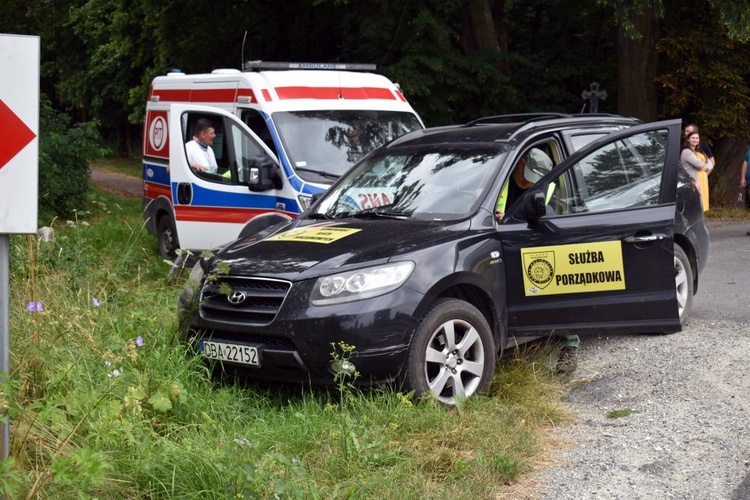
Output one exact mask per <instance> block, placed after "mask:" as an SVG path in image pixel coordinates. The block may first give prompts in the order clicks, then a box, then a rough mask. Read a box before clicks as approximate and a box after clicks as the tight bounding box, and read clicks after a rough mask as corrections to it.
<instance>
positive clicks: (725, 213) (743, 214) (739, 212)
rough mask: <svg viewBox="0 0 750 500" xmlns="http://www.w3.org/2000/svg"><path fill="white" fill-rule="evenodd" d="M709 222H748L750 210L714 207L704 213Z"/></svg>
mask: <svg viewBox="0 0 750 500" xmlns="http://www.w3.org/2000/svg"><path fill="white" fill-rule="evenodd" d="M704 215H705V217H706V219H709V220H748V219H750V210H748V209H746V208H736V207H714V206H712V207H711V209H710V210H709V211H708V212H705V213H704Z"/></svg>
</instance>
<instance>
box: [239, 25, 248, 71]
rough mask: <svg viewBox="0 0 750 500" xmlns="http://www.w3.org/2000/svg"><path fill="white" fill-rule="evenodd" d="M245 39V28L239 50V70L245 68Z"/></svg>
mask: <svg viewBox="0 0 750 500" xmlns="http://www.w3.org/2000/svg"><path fill="white" fill-rule="evenodd" d="M245 40H247V30H245V34H244V36H243V37H242V49H241V50H240V70H243V69H245Z"/></svg>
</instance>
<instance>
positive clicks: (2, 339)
mask: <svg viewBox="0 0 750 500" xmlns="http://www.w3.org/2000/svg"><path fill="white" fill-rule="evenodd" d="M9 241H10V237H9V236H8V235H7V234H0V381H2V377H3V375H2V374H3V373H8V372H10V336H9V335H8V317H9V311H10V308H9V307H8V297H10V293H9V291H8V283H9V282H10V279H9V278H10V276H9V274H10V273H9V269H10V266H9V264H8V263H9V262H10V243H9ZM0 419H2V424H0V425H2V429H3V432H2V446H0V459H4V458H6V457H7V456H8V453H10V450H9V449H8V443H9V440H8V424H9V423H10V422H9V421H6V420H5V419H6V415H5V411H4V409H3V408H0Z"/></svg>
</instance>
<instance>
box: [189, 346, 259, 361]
mask: <svg viewBox="0 0 750 500" xmlns="http://www.w3.org/2000/svg"><path fill="white" fill-rule="evenodd" d="M198 349H199V350H200V352H201V354H202V355H203V356H205V357H207V358H209V359H215V360H217V361H226V362H231V363H240V364H242V365H252V366H260V357H259V356H258V348H257V347H255V346H251V345H240V344H225V343H224V342H214V341H212V340H201V341H200V342H199V343H198Z"/></svg>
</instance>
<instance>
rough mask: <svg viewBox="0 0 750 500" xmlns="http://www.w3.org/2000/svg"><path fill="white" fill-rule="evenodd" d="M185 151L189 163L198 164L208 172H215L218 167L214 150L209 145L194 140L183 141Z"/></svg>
mask: <svg viewBox="0 0 750 500" xmlns="http://www.w3.org/2000/svg"><path fill="white" fill-rule="evenodd" d="M185 150H186V151H187V160H188V164H190V165H200V166H201V167H204V168H205V169H206V172H208V173H209V174H215V173H216V170H217V169H218V168H219V167H218V165H217V164H216V156H215V155H214V150H213V149H212V148H211V147H209V146H204V145H203V144H201V143H199V142H198V141H196V140H192V141H188V142H186V143H185Z"/></svg>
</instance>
